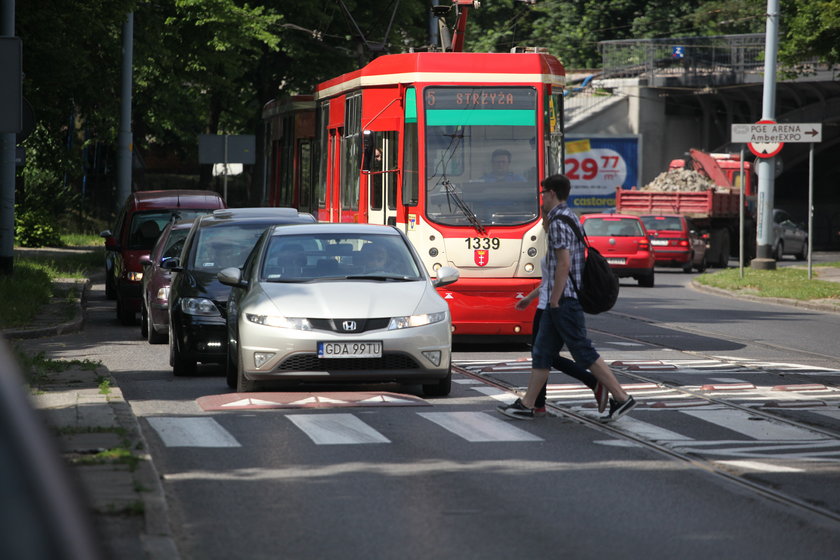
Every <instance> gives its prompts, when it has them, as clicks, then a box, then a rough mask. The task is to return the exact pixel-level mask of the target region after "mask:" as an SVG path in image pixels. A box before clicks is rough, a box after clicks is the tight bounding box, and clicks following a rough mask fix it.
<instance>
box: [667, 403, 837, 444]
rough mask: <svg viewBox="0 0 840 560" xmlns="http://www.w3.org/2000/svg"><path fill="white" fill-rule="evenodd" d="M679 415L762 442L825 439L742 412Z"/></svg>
mask: <svg viewBox="0 0 840 560" xmlns="http://www.w3.org/2000/svg"><path fill="white" fill-rule="evenodd" d="M680 413H681V414H688V415H689V416H693V417H694V418H699V419H700V420H704V421H706V422H709V423H710V424H716V425H718V426H721V427H723V428H726V429H728V430H732V431H734V432H738V433H739V434H743V435H745V436H748V437H751V438H753V439H757V440H762V441H763V440H795V441H803V440H821V439H826V436H824V435H822V434H819V433H817V432H812V431H811V430H806V429H803V428H799V427H796V426H790V425H787V424H781V423H779V422H773V421H772V420H767V419H765V418H764V417H761V416H753V415H752V414H750V413H748V412H745V411H743V410H681V411H680ZM752 418H755V420H752Z"/></svg>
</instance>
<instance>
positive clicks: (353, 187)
mask: <svg viewBox="0 0 840 560" xmlns="http://www.w3.org/2000/svg"><path fill="white" fill-rule="evenodd" d="M361 128H362V96H361V95H360V94H356V95H353V96H348V97H347V100H346V101H345V110H344V138H345V142H344V143H343V144H342V147H341V149H342V152H343V154H342V156H343V157H342V161H343V162H344V169H343V170H342V171H343V173H342V180H341V207H342V208H343V209H346V210H358V209H359V169H360V167H361V163H362V158H361V156H362V154H361V143H362V134H361V133H362V130H361Z"/></svg>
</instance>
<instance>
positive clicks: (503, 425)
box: [417, 412, 543, 443]
mask: <svg viewBox="0 0 840 560" xmlns="http://www.w3.org/2000/svg"><path fill="white" fill-rule="evenodd" d="M417 414H418V415H420V416H422V417H423V418H425V419H426V420H431V421H432V422H434V423H435V424H437V425H438V426H441V427H442V428H445V429H446V430H449V431H450V432H452V433H453V434H455V435H456V436H458V437H461V438H463V439H465V440H467V441H469V442H472V443H476V442H488V441H493V442H500V441H543V439H542V438H540V437H537V436H535V435H533V434H530V433H528V432H526V431H525V430H521V429H519V428H517V427H516V426H513V425H511V424H510V422H507V421H505V420H502V419H501V418H495V417H493V416H490V415H489V414H486V413H484V412H418V413H417Z"/></svg>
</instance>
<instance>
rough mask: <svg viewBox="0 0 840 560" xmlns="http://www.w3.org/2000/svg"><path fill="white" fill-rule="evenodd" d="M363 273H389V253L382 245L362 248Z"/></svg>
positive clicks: (368, 245) (370, 245) (371, 244)
mask: <svg viewBox="0 0 840 560" xmlns="http://www.w3.org/2000/svg"><path fill="white" fill-rule="evenodd" d="M359 256H360V257H361V264H362V272H364V273H367V274H370V273H374V272H388V269H389V266H388V251H387V250H386V249H385V248H384V247H382V246H381V245H376V244H374V243H368V244H367V245H365V246H364V247H362V250H361V254H360V255H359Z"/></svg>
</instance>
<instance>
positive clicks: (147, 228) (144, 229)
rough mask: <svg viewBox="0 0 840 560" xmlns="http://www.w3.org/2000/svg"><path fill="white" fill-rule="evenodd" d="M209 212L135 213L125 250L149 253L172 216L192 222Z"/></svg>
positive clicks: (175, 210) (173, 210) (155, 211)
mask: <svg viewBox="0 0 840 560" xmlns="http://www.w3.org/2000/svg"><path fill="white" fill-rule="evenodd" d="M210 212H212V210H187V209H183V208H181V209H172V210H154V211H150V212H136V213H135V214H134V216H132V218H131V226H130V229H129V232H128V247H127V249H132V250H146V251H151V249H152V247H154V246H155V241H157V238H158V236H159V235H160V232H161V231H163V228H165V227H166V224H168V223H169V222H170V220H172V216H173V215H174V216H175V219H177V220H179V221H180V220H193V219H195V218H196V217H197V216H201V215H204V214H208V213H210Z"/></svg>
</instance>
